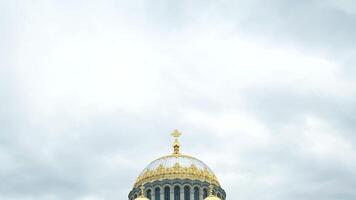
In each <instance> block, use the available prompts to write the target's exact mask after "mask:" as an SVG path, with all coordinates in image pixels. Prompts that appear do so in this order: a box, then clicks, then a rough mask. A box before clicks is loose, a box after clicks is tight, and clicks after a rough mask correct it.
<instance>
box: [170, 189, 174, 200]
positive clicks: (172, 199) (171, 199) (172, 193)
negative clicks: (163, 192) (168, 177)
mask: <svg viewBox="0 0 356 200" xmlns="http://www.w3.org/2000/svg"><path fill="white" fill-rule="evenodd" d="M170 191H171V198H170V200H174V188H173V190H172V188H171V190H170Z"/></svg>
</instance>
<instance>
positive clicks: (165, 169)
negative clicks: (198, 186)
mask: <svg viewBox="0 0 356 200" xmlns="http://www.w3.org/2000/svg"><path fill="white" fill-rule="evenodd" d="M161 179H194V180H200V181H206V182H208V183H211V184H215V185H220V184H219V181H218V179H217V177H216V176H215V174H214V173H213V171H212V170H211V169H210V168H209V167H208V166H207V165H206V164H205V163H203V162H202V161H200V160H198V159H197V158H194V157H192V156H188V155H182V154H172V155H167V156H163V157H161V158H158V159H156V160H154V161H153V162H151V163H150V164H149V165H148V166H147V167H146V168H145V169H144V170H143V171H142V172H141V174H140V175H139V177H138V178H137V180H136V183H135V187H136V186H139V185H142V184H145V183H147V182H151V181H154V180H161Z"/></svg>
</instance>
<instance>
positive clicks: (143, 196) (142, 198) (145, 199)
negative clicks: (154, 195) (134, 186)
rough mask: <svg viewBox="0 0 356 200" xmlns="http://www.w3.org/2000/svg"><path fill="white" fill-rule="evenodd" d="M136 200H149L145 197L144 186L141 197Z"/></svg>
mask: <svg viewBox="0 0 356 200" xmlns="http://www.w3.org/2000/svg"><path fill="white" fill-rule="evenodd" d="M135 200H149V199H148V198H147V197H145V193H144V187H143V186H141V195H140V196H139V197H137V198H136V199H135Z"/></svg>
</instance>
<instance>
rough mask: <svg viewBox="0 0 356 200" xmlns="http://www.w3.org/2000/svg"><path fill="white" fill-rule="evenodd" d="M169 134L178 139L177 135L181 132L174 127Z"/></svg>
mask: <svg viewBox="0 0 356 200" xmlns="http://www.w3.org/2000/svg"><path fill="white" fill-rule="evenodd" d="M171 135H172V136H173V137H174V138H176V139H178V138H179V136H181V135H182V134H181V133H180V132H179V131H178V130H177V129H175V130H174V131H173V133H172V134H171Z"/></svg>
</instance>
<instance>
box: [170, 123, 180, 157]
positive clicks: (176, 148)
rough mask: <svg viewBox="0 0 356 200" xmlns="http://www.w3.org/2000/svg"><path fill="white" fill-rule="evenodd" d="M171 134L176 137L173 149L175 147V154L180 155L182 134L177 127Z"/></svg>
mask: <svg viewBox="0 0 356 200" xmlns="http://www.w3.org/2000/svg"><path fill="white" fill-rule="evenodd" d="M171 135H172V136H173V137H174V138H175V139H174V143H173V149H174V151H173V154H175V155H178V154H179V148H180V144H179V141H178V138H179V136H181V135H182V134H181V133H180V132H179V131H178V130H177V129H175V130H174V131H173V133H172V134H171Z"/></svg>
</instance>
